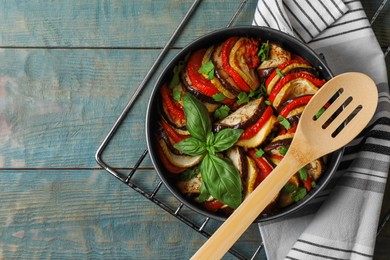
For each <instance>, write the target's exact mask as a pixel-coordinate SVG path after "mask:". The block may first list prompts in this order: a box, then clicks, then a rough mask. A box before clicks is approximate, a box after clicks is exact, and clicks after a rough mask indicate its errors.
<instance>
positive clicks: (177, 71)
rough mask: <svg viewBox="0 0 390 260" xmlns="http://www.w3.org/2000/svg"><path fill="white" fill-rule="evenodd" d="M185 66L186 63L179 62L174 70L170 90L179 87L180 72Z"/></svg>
mask: <svg viewBox="0 0 390 260" xmlns="http://www.w3.org/2000/svg"><path fill="white" fill-rule="evenodd" d="M183 66H184V62H182V61H181V62H179V64H178V65H176V66H175V67H174V68H173V76H172V80H171V82H169V88H170V89H173V88H174V87H175V86H177V85H178V84H179V82H180V72H181V70H182V68H183Z"/></svg>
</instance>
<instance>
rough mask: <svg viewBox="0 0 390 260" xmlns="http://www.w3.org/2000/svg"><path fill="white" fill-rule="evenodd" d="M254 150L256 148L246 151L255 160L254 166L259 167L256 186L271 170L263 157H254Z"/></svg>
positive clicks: (255, 150)
mask: <svg viewBox="0 0 390 260" xmlns="http://www.w3.org/2000/svg"><path fill="white" fill-rule="evenodd" d="M256 152H257V149H251V150H249V151H248V155H249V156H250V157H251V158H252V159H253V160H254V161H255V163H256V166H257V167H258V168H259V172H258V173H257V177H256V182H255V185H254V187H257V186H258V185H259V184H260V183H261V182H262V181H263V180H264V179H265V178H266V177H267V176H268V175H269V174H270V173H271V172H272V167H271V166H270V165H269V163H268V162H267V161H266V160H265V159H264V158H263V157H256V155H255V154H256Z"/></svg>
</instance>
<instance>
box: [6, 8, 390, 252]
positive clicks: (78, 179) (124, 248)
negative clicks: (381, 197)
mask: <svg viewBox="0 0 390 260" xmlns="http://www.w3.org/2000/svg"><path fill="white" fill-rule="evenodd" d="M256 2H257V1H255V0H251V1H248V3H247V4H246V5H245V7H244V9H243V11H242V12H241V14H240V15H239V16H238V18H237V20H236V21H235V25H248V24H250V23H251V20H252V16H253V12H254V10H255V6H256ZM365 2H369V1H365ZM381 2H382V1H379V0H378V1H370V5H365V8H367V13H368V14H369V15H371V16H372V15H374V12H375V11H376V10H377V8H378V7H379V5H380V3H381ZM374 3H375V4H374ZM191 4H192V1H187V0H186V1H174V0H172V1H143V0H142V1H141V0H134V1H127V0H116V1H104V0H100V1H99V0H95V1H92V0H67V1H39V0H31V1H25V0H13V1H7V0H0V259H48V258H49V259H57V258H66V259H79V258H87V259H99V258H100V259H187V258H189V257H190V256H191V255H192V254H193V253H194V252H195V251H196V250H197V249H198V248H199V247H200V246H201V244H202V243H203V242H204V241H205V238H204V237H203V236H202V235H200V234H199V233H197V232H195V231H193V230H192V229H191V228H189V227H188V226H186V225H184V224H183V223H181V222H180V221H178V220H177V219H176V218H174V217H172V216H171V215H170V214H168V213H166V212H165V211H163V210H161V208H159V207H158V206H156V205H154V204H153V203H151V202H150V201H148V200H147V199H146V198H144V197H143V196H141V195H140V194H138V193H137V192H135V191H134V190H132V189H130V188H129V187H128V186H126V185H124V184H123V183H121V182H119V181H118V180H117V179H115V178H114V177H112V176H111V175H110V174H108V173H107V172H106V171H105V170H102V169H101V168H100V167H99V166H98V165H97V163H96V161H95V159H94V155H95V152H96V150H97V149H98V147H99V145H100V144H101V142H102V141H103V138H104V137H105V135H106V134H107V132H108V131H109V129H110V128H111V126H112V125H113V123H114V122H115V120H116V119H117V117H118V116H119V114H120V113H121V111H122V110H123V108H124V106H125V105H126V103H127V102H128V100H129V98H130V97H131V95H132V93H133V92H134V91H135V89H136V88H137V87H138V85H139V84H140V82H141V81H142V79H143V78H144V76H145V75H146V73H147V72H148V70H149V68H150V67H151V65H152V64H153V62H154V60H155V59H156V58H157V56H158V54H159V53H160V52H161V48H162V47H163V46H164V45H165V43H166V41H167V40H168V39H169V37H170V35H171V34H172V32H173V31H174V29H175V28H176V26H177V25H178V23H179V22H180V20H181V19H182V18H183V16H184V14H185V13H186V12H187V10H188V8H189V7H190V6H191ZM239 5H240V1H236V0H228V1H218V2H217V1H203V2H202V3H201V4H200V6H199V7H198V10H197V12H196V13H195V14H194V15H193V17H192V18H191V20H190V22H189V24H188V25H187V26H186V27H185V29H184V32H183V33H182V34H181V36H180V37H179V39H178V40H177V42H176V43H175V45H174V48H173V49H172V50H171V51H170V52H169V53H168V56H167V58H166V59H164V62H163V64H166V62H168V61H169V59H170V58H171V57H172V56H173V55H174V54H175V53H176V52H177V51H178V49H180V48H181V47H183V46H185V45H186V44H187V43H189V42H191V41H192V40H194V39H196V38H197V37H199V36H200V35H202V34H204V33H206V32H210V31H212V30H214V29H218V28H222V27H225V26H226V25H227V24H228V23H229V22H230V20H231V18H232V17H233V14H234V13H235V11H236V10H237V8H238V7H239ZM386 8H387V9H385V10H387V16H388V14H389V11H388V10H389V4H387V7H386ZM387 18H388V17H387ZM387 18H386V16H385V17H384V18H383V17H380V18H379V19H384V20H385V22H387V26H386V23H385V25H380V26H379V29H378V30H380V33H382V32H384V36H383V35H382V36H381V37H382V38H381V39H383V41H384V42H386V40H388V38H386V37H388V28H389V26H388V24H389V20H388V19H387ZM382 24H383V23H382ZM387 43H388V41H387ZM389 56H390V55H389ZM162 68H163V65H162V66H161V67H160V68H159V70H158V71H157V74H158V73H159V72H161V70H162ZM157 74H156V76H157ZM155 79H156V77H153V78H152V81H151V83H150V84H149V85H148V87H147V88H146V89H145V91H144V92H143V93H142V95H141V96H140V98H139V99H138V101H137V103H136V105H135V106H134V108H133V109H132V110H131V112H130V113H129V114H128V116H127V118H126V120H125V121H124V122H123V124H122V125H121V127H120V129H119V130H118V131H117V133H116V134H115V137H114V138H113V140H112V141H111V142H110V145H109V146H108V147H107V149H106V150H105V154H104V159H105V160H106V161H107V162H109V163H110V165H111V166H113V167H115V168H118V169H119V170H120V171H123V172H128V171H130V170H131V167H132V166H133V165H134V164H135V162H136V161H137V159H138V158H139V156H140V155H141V153H142V152H143V150H144V149H145V148H146V143H145V136H144V116H145V110H146V102H147V100H148V96H149V93H150V91H151V87H152V85H153V82H154V80H155ZM134 181H135V182H136V183H137V185H140V186H141V187H143V188H144V189H145V190H147V191H150V189H151V187H153V185H155V184H156V183H158V181H159V180H158V178H157V177H156V174H155V173H154V170H153V168H152V164H151V161H150V159H149V158H148V157H146V159H145V161H144V162H143V163H142V165H141V170H139V171H137V174H136V176H135V179H134ZM159 193H160V194H161V196H162V197H163V198H165V201H164V202H165V203H167V204H171V203H172V204H174V203H175V202H174V201H173V200H172V199H171V197H170V196H169V193H168V191H167V190H164V189H161V190H160V191H159ZM384 207H387V208H384V211H386V210H388V208H389V205H388V204H386V205H385V206H384ZM186 214H188V215H191V213H186ZM195 221H196V220H195ZM381 236H382V238H380V240H379V241H378V245H380V246H381V247H380V248H378V250H377V251H376V252H378V253H377V255H378V257H380V256H385V255H386V254H389V252H390V251H389V249H388V248H386V243H388V242H389V241H390V228H389V224H387V226H386V227H385V232H384V233H383V234H382V235H381ZM259 241H260V237H259V234H258V230H257V226H256V225H253V226H252V227H251V228H250V230H249V231H248V232H247V234H246V235H245V237H244V238H243V239H242V240H241V241H240V242H239V243H238V246H237V248H238V249H239V250H240V252H242V253H243V254H244V255H245V256H251V254H252V253H253V252H254V250H256V248H257V246H258V244H259ZM386 250H387V251H386ZM227 258H232V257H231V256H228V257H227ZM258 258H259V259H262V258H264V252H263V251H262V252H260V254H259V255H258Z"/></svg>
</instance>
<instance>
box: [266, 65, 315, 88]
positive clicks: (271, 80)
mask: <svg viewBox="0 0 390 260" xmlns="http://www.w3.org/2000/svg"><path fill="white" fill-rule="evenodd" d="M295 68H312V66H311V65H310V63H309V62H307V61H306V60H304V59H298V60H289V61H286V62H284V63H282V64H280V65H279V66H278V67H277V69H275V70H274V71H273V72H272V73H271V75H270V76H269V77H268V78H267V80H266V81H265V87H266V89H267V93H268V94H270V93H271V91H272V89H273V88H274V86H275V84H276V83H277V82H278V81H279V80H280V78H281V77H280V75H279V73H277V70H279V71H280V73H281V74H283V75H286V74H288V72H289V71H290V70H292V69H295Z"/></svg>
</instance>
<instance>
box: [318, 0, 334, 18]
mask: <svg viewBox="0 0 390 260" xmlns="http://www.w3.org/2000/svg"><path fill="white" fill-rule="evenodd" d="M318 2H319V3H320V4H321V5H322V7H323V8H325V10H326V11H327V12H328V14H329V15H330V16H332V18H333V20H336V18H335V17H334V16H333V14H332V12H331V11H330V10H329V9H328V7H327V6H326V5H325V4H324V3H323V2H322V1H318Z"/></svg>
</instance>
